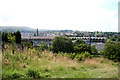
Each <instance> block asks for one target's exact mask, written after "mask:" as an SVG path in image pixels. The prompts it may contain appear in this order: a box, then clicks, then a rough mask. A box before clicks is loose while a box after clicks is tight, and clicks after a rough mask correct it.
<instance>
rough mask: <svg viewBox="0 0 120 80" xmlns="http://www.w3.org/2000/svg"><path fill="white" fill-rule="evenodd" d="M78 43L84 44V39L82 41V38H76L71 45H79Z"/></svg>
mask: <svg viewBox="0 0 120 80" xmlns="http://www.w3.org/2000/svg"><path fill="white" fill-rule="evenodd" d="M79 44H85V41H83V40H82V39H77V40H76V41H75V42H74V43H73V45H74V46H76V45H79Z"/></svg>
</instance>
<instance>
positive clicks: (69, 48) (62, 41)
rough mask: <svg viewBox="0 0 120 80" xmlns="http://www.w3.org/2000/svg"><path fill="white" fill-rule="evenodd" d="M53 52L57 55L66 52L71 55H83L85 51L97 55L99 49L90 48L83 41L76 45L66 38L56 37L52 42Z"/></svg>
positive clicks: (77, 41)
mask: <svg viewBox="0 0 120 80" xmlns="http://www.w3.org/2000/svg"><path fill="white" fill-rule="evenodd" d="M51 50H52V51H53V52H55V53H58V52H66V53H71V52H75V53H78V54H81V53H83V52H85V51H87V52H89V53H90V54H92V55H97V54H98V53H97V49H96V48H95V46H92V47H91V46H90V45H88V44H86V43H85V42H84V41H83V40H82V39H78V40H76V41H75V42H74V43H73V42H72V39H70V38H68V37H64V36H59V37H55V38H54V39H53V40H52V45H51Z"/></svg>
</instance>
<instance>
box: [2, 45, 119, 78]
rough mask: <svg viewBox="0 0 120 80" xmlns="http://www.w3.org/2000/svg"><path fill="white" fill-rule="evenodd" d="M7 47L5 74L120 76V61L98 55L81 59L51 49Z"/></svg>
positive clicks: (4, 57) (78, 76) (28, 75)
mask: <svg viewBox="0 0 120 80" xmlns="http://www.w3.org/2000/svg"><path fill="white" fill-rule="evenodd" d="M7 47H8V48H7V50H4V51H3V55H2V61H3V62H2V68H3V72H2V75H3V78H117V75H118V66H117V64H118V63H115V62H113V61H111V60H108V59H105V58H102V57H95V58H87V59H86V60H85V61H80V62H79V61H77V60H72V59H71V58H68V57H67V56H65V55H61V54H56V55H55V54H54V53H52V52H50V51H36V50H35V49H34V48H33V49H27V48H24V50H23V51H22V50H20V49H18V48H16V49H15V53H14V54H13V53H12V50H11V47H10V46H7Z"/></svg>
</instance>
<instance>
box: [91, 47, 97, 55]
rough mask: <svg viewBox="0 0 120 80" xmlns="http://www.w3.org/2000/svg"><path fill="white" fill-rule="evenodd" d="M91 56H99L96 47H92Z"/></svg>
mask: <svg viewBox="0 0 120 80" xmlns="http://www.w3.org/2000/svg"><path fill="white" fill-rule="evenodd" d="M91 54H92V55H94V56H96V55H98V50H97V49H96V48H95V46H91Z"/></svg>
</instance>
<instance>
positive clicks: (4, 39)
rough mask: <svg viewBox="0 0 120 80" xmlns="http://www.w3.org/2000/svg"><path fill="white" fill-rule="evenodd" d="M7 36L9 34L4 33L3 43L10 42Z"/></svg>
mask: <svg viewBox="0 0 120 80" xmlns="http://www.w3.org/2000/svg"><path fill="white" fill-rule="evenodd" d="M7 35H8V33H6V32H3V33H2V41H3V42H8V37H7Z"/></svg>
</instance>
